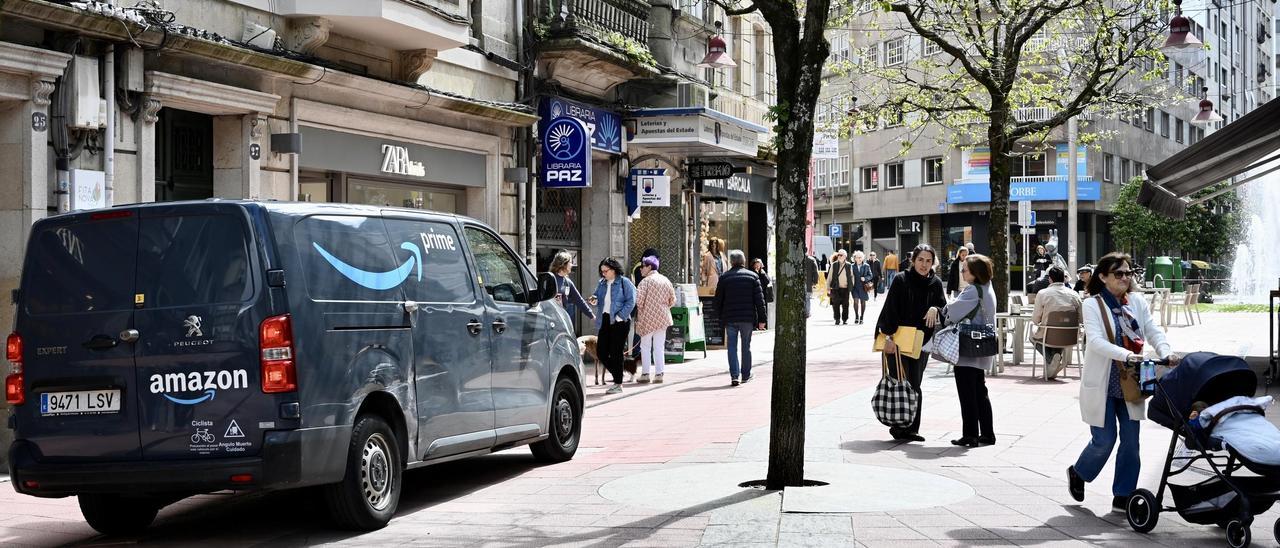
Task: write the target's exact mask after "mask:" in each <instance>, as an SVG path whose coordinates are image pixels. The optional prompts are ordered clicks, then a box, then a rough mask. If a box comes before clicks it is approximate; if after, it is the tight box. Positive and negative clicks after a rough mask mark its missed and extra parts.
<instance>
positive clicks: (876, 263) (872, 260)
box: [867, 251, 884, 301]
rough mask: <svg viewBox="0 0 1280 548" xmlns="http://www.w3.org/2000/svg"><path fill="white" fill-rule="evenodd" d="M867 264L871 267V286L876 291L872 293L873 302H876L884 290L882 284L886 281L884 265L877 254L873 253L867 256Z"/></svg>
mask: <svg viewBox="0 0 1280 548" xmlns="http://www.w3.org/2000/svg"><path fill="white" fill-rule="evenodd" d="M867 264H868V265H871V285H873V286H874V287H875V291H873V292H872V293H871V300H873V301H874V300H876V297H879V296H880V293H881V291H882V290H883V289H884V287H883V284H881V283H880V282H881V281H883V280H884V265H883V264H882V263H881V262H880V259H879V258H877V257H876V252H874V251H872V252H871V253H869V254H867Z"/></svg>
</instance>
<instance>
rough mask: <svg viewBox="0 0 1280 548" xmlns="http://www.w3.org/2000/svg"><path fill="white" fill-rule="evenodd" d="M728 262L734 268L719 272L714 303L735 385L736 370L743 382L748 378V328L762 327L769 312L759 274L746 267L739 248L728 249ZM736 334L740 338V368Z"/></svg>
mask: <svg viewBox="0 0 1280 548" xmlns="http://www.w3.org/2000/svg"><path fill="white" fill-rule="evenodd" d="M729 264H730V265H731V266H732V267H733V268H731V269H730V270H729V271H728V272H725V273H724V274H723V275H721V276H720V283H719V284H718V285H716V296H715V298H714V300H713V303H714V305H715V308H716V310H717V311H719V313H720V323H721V324H723V325H724V327H725V340H726V341H727V344H728V346H729V377H730V384H731V385H733V386H738V379H739V373H741V379H742V382H747V381H749V380H751V332H752V331H753V330H754V329H755V328H757V327H758V328H760V329H764V322H765V318H766V317H768V312H766V310H765V306H764V290H762V289H761V288H760V277H759V276H757V275H756V273H755V272H752V271H750V270H748V269H747V256H746V255H744V254H743V253H742V251H741V250H738V249H735V250H733V251H730V252H729ZM739 338H741V341H742V362H741V371H739V362H738V341H739Z"/></svg>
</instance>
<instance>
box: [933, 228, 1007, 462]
mask: <svg viewBox="0 0 1280 548" xmlns="http://www.w3.org/2000/svg"><path fill="white" fill-rule="evenodd" d="M960 251H961V252H962V253H964V255H965V259H964V264H963V265H957V266H953V267H952V269H953V270H958V271H959V272H960V274H959V275H960V276H963V277H964V278H965V282H966V283H965V288H964V289H963V290H961V292H960V294H959V295H957V296H956V300H955V301H954V302H952V303H951V304H948V305H947V306H946V308H945V309H943V317H944V318H946V323H947V324H948V325H952V324H958V323H961V322H962V321H964V320H966V319H968V321H969V322H970V323H975V324H980V325H995V323H996V294H995V291H992V290H991V276H992V272H993V271H994V270H995V265H994V264H992V262H991V259H989V258H987V257H986V256H984V255H978V254H976V253H975V254H973V255H969V253H968V250H967V249H965V248H963V247H962V248H960ZM994 360H995V356H987V357H982V358H971V357H967V356H961V357H960V360H959V361H957V362H956V367H955V369H954V371H955V377H956V394H957V395H958V396H959V397H960V420H961V421H962V424H963V425H964V426H963V428H962V429H961V434H960V438H959V439H954V440H951V445H958V446H960V447H978V446H982V445H995V443H996V431H995V427H994V426H993V425H992V417H991V398H990V397H989V396H988V394H987V376H986V375H987V370H988V369H991V362H992V361H994Z"/></svg>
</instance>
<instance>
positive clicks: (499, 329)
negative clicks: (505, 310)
mask: <svg viewBox="0 0 1280 548" xmlns="http://www.w3.org/2000/svg"><path fill="white" fill-rule="evenodd" d="M493 332H494V333H497V334H499V335H501V334H503V333H506V332H507V321H506V320H504V319H502V318H498V319H496V320H493Z"/></svg>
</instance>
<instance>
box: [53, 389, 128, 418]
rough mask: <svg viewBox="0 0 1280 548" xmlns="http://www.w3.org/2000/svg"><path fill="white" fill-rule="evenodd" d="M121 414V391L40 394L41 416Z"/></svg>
mask: <svg viewBox="0 0 1280 548" xmlns="http://www.w3.org/2000/svg"><path fill="white" fill-rule="evenodd" d="M119 412H120V391H119V390H81V391H78V392H45V393H43V394H40V414H41V415H45V416H48V415H103V414H107V413H119Z"/></svg>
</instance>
